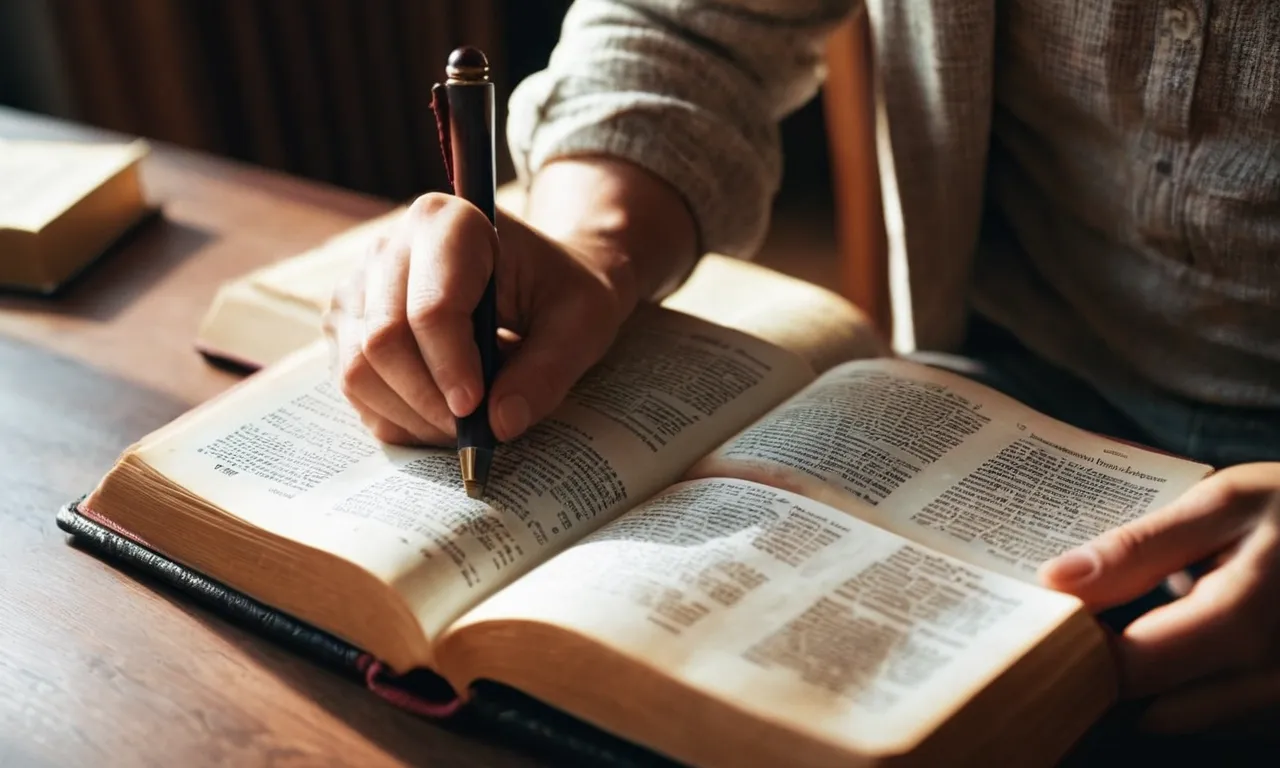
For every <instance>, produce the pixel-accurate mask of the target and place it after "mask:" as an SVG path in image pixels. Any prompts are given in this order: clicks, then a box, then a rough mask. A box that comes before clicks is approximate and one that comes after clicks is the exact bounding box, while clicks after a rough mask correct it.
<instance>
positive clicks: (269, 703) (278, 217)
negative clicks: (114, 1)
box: [0, 109, 536, 766]
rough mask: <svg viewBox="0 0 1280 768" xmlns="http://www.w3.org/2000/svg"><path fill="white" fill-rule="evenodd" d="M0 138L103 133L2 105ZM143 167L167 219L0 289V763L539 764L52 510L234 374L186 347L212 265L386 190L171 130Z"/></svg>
mask: <svg viewBox="0 0 1280 768" xmlns="http://www.w3.org/2000/svg"><path fill="white" fill-rule="evenodd" d="M0 137H5V138H21V137H40V138H67V139H74V140H97V139H102V138H110V137H104V135H103V134H99V133H95V132H90V131H86V130H83V129H80V128H77V127H75V126H68V125H65V124H60V123H53V122H50V121H46V120H42V119H35V118H31V117H28V116H24V115H21V114H18V113H15V112H12V111H5V110H2V109H0ZM144 179H145V183H146V184H147V186H148V191H149V194H150V195H151V197H152V198H153V199H154V200H155V201H156V202H157V203H159V204H160V205H161V206H162V211H161V213H160V215H159V216H158V217H157V218H155V219H153V220H152V221H149V222H148V223H146V224H144V225H143V226H141V227H139V228H138V229H137V230H136V231H134V232H133V233H132V234H131V235H129V236H128V237H127V238H126V239H125V241H124V242H122V243H121V244H120V245H119V247H117V248H115V249H113V251H112V252H111V253H109V254H108V255H107V256H106V258H104V259H103V260H102V261H101V262H100V263H99V264H98V265H97V266H95V267H93V268H92V269H91V270H89V271H88V272H87V273H85V274H84V275H83V276H82V278H81V279H80V280H79V281H77V282H76V283H75V284H74V285H72V286H71V287H70V288H69V289H68V290H67V291H66V292H65V293H64V294H63V295H61V296H59V297H57V298H55V299H45V298H32V297H22V296H12V295H0V766H27V765H34V766H44V765H58V766H62V765H68V766H84V765H92V766H114V765H122V766H149V765H157V766H158V765H183V766H200V765H237V766H239V765H335V766H337V765H343V766H345V765H351V766H379V765H401V764H413V765H428V764H429V765H456V766H472V765H476V766H480V765H483V766H507V765H510V766H516V765H534V764H536V763H535V761H534V760H533V759H532V758H530V757H528V756H525V755H523V754H521V753H518V752H517V751H515V750H513V749H508V748H504V747H500V746H496V745H490V744H488V743H487V742H486V740H485V739H484V738H483V734H474V733H471V734H461V733H456V732H453V731H451V730H449V729H447V728H444V727H442V726H440V725H437V724H434V723H430V722H427V721H424V720H422V719H419V718H417V717H414V716H411V715H409V714H406V713H404V712H401V711H400V710H397V709H395V708H393V707H391V706H390V705H388V704H385V703H383V702H382V701H381V700H379V699H376V698H375V697H373V696H372V695H370V694H368V693H367V692H365V691H364V690H363V689H362V688H360V687H359V686H356V685H354V684H352V683H351V682H349V681H347V680H345V679H342V678H339V677H337V676H336V675H332V674H330V673H327V672H325V671H323V670H320V669H318V668H317V667H315V666H313V665H311V664H309V663H308V662H305V661H302V660H300V659H298V658H295V657H293V656H291V655H290V654H288V653H286V652H284V651H282V650H281V649H279V648H277V647H276V646H274V645H272V644H270V643H267V642H266V641H263V640H261V639H259V638H257V637H254V636H252V635H250V634H248V633H246V632H244V631H242V630H240V629H237V628H235V627H233V626H231V625H229V624H227V623H226V622H224V621H222V620H220V619H218V618H217V617H215V616H213V615H212V614H209V613H208V612H206V611H204V610H202V609H198V608H195V607H193V606H192V605H191V604H189V603H188V602H186V601H184V600H183V599H182V598H181V597H179V596H178V595H177V594H176V593H174V592H172V591H170V590H168V589H167V588H165V587H163V586H161V585H159V584H157V583H155V582H153V581H150V580H149V579H147V578H146V577H144V576H140V575H139V574H137V573H135V572H130V571H124V570H119V569H117V568H114V567H112V566H109V565H107V564H105V563H103V562H101V561H99V560H97V559H95V558H94V557H92V556H91V555H89V554H87V553H85V552H82V551H79V550H77V549H76V548H74V547H71V546H69V545H68V544H67V540H66V537H65V535H64V534H63V533H62V532H61V531H60V530H58V529H57V528H56V526H55V524H54V515H55V513H56V511H57V509H58V507H59V506H60V505H62V504H65V503H66V502H68V501H70V500H73V499H75V498H76V497H78V496H79V495H81V494H83V493H85V492H87V491H88V490H89V489H90V488H92V486H93V485H94V484H95V483H96V482H97V481H98V479H99V478H100V477H101V476H102V475H103V473H105V472H106V471H107V470H108V469H109V468H110V467H111V464H112V463H113V462H114V461H115V459H116V458H117V457H118V456H119V455H120V453H121V451H122V450H124V448H125V447H126V446H128V445H129V444H130V443H131V442H133V441H134V440H136V439H137V438H139V437H141V436H142V435H144V434H145V433H146V432H148V431H150V430H152V429H155V428H156V427H159V426H161V425H162V424H164V423H165V422H167V421H169V420H170V419H172V418H174V417H176V416H177V415H179V414H180V413H182V412H183V411H185V410H186V409H188V408H189V407H191V406H192V405H194V404H196V403H198V402H200V401H202V400H204V399H206V398H208V397H209V396H211V395H213V394H216V393H217V392H219V391H221V390H223V389H225V388H226V387H227V386H229V385H230V384H231V383H233V382H234V381H236V377H235V376H234V375H232V374H229V373H226V372H223V371H219V370H216V369H214V368H212V367H210V366H209V365H208V364H207V363H205V362H204V360H203V359H202V358H200V357H199V355H197V354H196V353H195V351H194V350H193V349H192V348H191V339H192V337H193V335H194V333H195V329H196V326H197V323H198V321H199V318H200V316H201V314H202V313H203V312H204V310H205V308H206V307H207V306H208V301H209V299H210V298H211V297H212V295H213V291H214V290H215V289H216V287H217V285H218V283H219V282H220V281H222V280H224V279H227V278H230V277H232V276H235V275H238V274H240V273H242V272H244V271H246V270H248V269H251V268H253V267H255V266H258V265H260V264H263V263H266V262H267V261H269V260H272V259H275V258H280V257H283V256H287V255H290V254H291V253H294V252H297V251H298V250H301V249H302V248H305V247H307V246H310V245H312V244H314V243H316V242H319V241H320V240H321V239H323V238H324V237H326V236H328V235H330V234H333V233H335V232H337V231H339V230H341V229H343V228H344V227H346V226H349V225H350V224H351V223H353V222H355V221H357V220H359V219H362V218H365V217H368V216H372V215H375V214H377V213H380V212H382V211H384V210H386V209H387V208H388V207H389V205H390V204H389V203H387V202H385V201H379V200H372V199H368V198H363V197H360V196H357V195H352V194H349V193H345V192H341V191H339V190H336V189H332V188H326V187H323V186H319V185H314V184H309V183H305V182H301V181H297V180H293V179H289V178H286V177H283V176H278V175H274V174H270V173H266V172H262V171H257V170H254V169H251V168H245V167H241V166H236V165H233V164H229V163H224V162H219V161H216V160H211V159H206V158H202V157H198V156H195V155H191V154H187V153H183V152H178V151H172V150H169V149H166V148H163V147H158V148H156V151H155V154H154V155H153V156H152V157H151V158H150V159H149V160H148V161H147V163H146V166H145V170H144Z"/></svg>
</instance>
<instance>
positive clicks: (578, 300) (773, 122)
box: [326, 0, 1280, 732]
mask: <svg viewBox="0 0 1280 768" xmlns="http://www.w3.org/2000/svg"><path fill="white" fill-rule="evenodd" d="M868 5H869V12H870V13H871V23H872V28H873V34H874V45H875V50H876V51H877V61H876V66H877V71H878V72H879V74H880V77H881V82H882V91H883V94H882V95H883V108H884V114H885V117H886V123H887V126H888V127H887V134H886V136H887V139H888V141H887V142H886V144H887V147H888V149H885V150H882V153H881V157H880V161H881V164H882V169H883V171H884V172H885V173H886V176H887V177H888V178H889V179H890V180H891V182H892V183H893V185H894V186H895V187H896V195H891V196H889V197H888V198H887V199H886V202H887V204H888V211H889V215H891V216H895V217H898V218H899V219H900V223H901V225H902V226H901V230H902V236H901V239H900V240H899V241H898V242H897V243H896V245H895V247H896V248H898V249H899V250H900V251H901V252H902V253H903V254H905V257H906V259H907V265H908V273H909V278H908V288H907V290H906V291H905V292H904V294H905V295H904V296H903V297H902V300H901V301H897V302H896V303H897V305H898V306H899V307H900V306H901V305H902V304H904V303H906V304H907V305H908V306H907V309H906V310H905V311H904V312H900V313H899V317H898V319H897V324H898V326H899V327H905V328H907V329H909V331H910V335H911V337H912V338H911V339H909V340H908V341H907V342H905V343H903V342H900V343H899V347H900V348H902V349H906V350H911V349H914V350H916V353H915V354H916V355H917V356H918V357H920V359H923V360H927V361H928V362H930V363H932V364H936V365H942V366H947V367H951V368H953V369H956V370H960V371H962V372H965V373H967V374H968V375H971V376H973V377H975V378H977V379H979V380H983V381H985V382H987V383H990V384H992V385H993V386H997V387H999V388H1001V389H1003V390H1004V391H1006V392H1008V393H1010V394H1012V395H1014V396H1015V397H1018V398H1020V399H1022V400H1024V401H1025V402H1027V403H1028V404H1030V405H1031V406H1033V407H1036V408H1038V409H1040V410H1042V411H1045V412H1046V413H1049V414H1050V415H1053V416H1056V417H1058V418H1062V419H1065V420H1067V421H1071V422H1073V423H1075V424H1077V425H1079V426H1081V427H1083V428H1086V429H1092V430H1096V431H1100V432H1105V433H1108V434H1112V435H1115V436H1117V437H1122V438H1128V439H1133V440H1137V441H1140V442H1143V443H1146V444H1149V445H1153V446H1155V447H1158V448H1162V449H1166V450H1169V451H1171V452H1175V453H1179V454H1183V455H1187V456H1191V457H1195V458H1198V459H1201V460H1204V461H1206V462H1208V463H1210V464H1213V465H1214V466H1215V467H1217V468H1219V470H1220V471H1218V472H1216V473H1214V474H1213V475H1212V476H1210V477H1209V478H1208V479H1206V480H1205V481H1203V482H1202V483H1201V484H1199V485H1198V486H1196V487H1195V488H1193V489H1192V490H1191V491H1190V492H1189V493H1187V494H1186V495H1185V496H1184V497H1182V498H1181V499H1180V500H1178V501H1177V502H1175V503H1174V504H1172V505H1170V506H1169V507H1167V508H1165V509H1160V510H1156V511H1153V512H1152V513H1150V514H1148V515H1146V516H1144V517H1142V518H1139V519H1138V520H1136V521H1134V522H1132V523H1130V524H1128V525H1125V526H1123V527H1121V528H1119V529H1116V530H1113V531H1110V532H1108V533H1105V534H1103V535H1101V536H1100V537H1099V538H1098V539H1096V540H1095V541H1093V542H1090V543H1089V544H1086V545H1085V546H1083V547H1081V548H1080V549H1077V550H1075V551H1072V552H1069V553H1065V554H1063V555H1061V556H1060V557H1058V558H1057V559H1055V560H1053V561H1051V562H1049V563H1048V564H1046V565H1045V566H1044V567H1043V569H1042V572H1041V578H1042V579H1043V581H1044V582H1045V583H1046V584H1047V585H1049V586H1051V587H1054V588H1058V589H1062V590H1064V591H1069V592H1072V593H1075V594H1077V595H1079V596H1080V597H1081V598H1083V599H1084V600H1085V601H1086V602H1087V603H1088V604H1089V605H1090V606H1093V607H1095V608H1097V609H1098V610H1103V609H1106V608H1109V607H1112V606H1117V605H1123V604H1131V601H1133V600H1135V599H1136V598H1139V597H1140V596H1142V595H1145V594H1149V593H1150V591H1151V590H1152V589H1153V588H1155V587H1157V585H1159V584H1161V583H1162V582H1164V581H1166V577H1168V576H1170V575H1171V574H1178V573H1185V572H1186V569H1187V568H1188V566H1191V565H1193V564H1200V565H1201V566H1204V568H1206V569H1207V571H1206V570H1204V569H1202V571H1201V574H1202V575H1200V577H1199V578H1198V580H1195V581H1194V584H1193V585H1192V586H1191V587H1190V589H1189V591H1186V590H1183V592H1182V593H1180V594H1178V595H1174V596H1172V597H1171V599H1170V600H1168V601H1165V602H1163V603H1162V604H1159V605H1157V606H1155V607H1152V608H1150V609H1149V610H1146V609H1144V610H1145V612H1142V613H1140V615H1138V616H1137V618H1135V619H1134V620H1132V621H1131V622H1129V623H1128V624H1127V625H1125V626H1123V627H1122V630H1121V631H1120V632H1119V634H1118V636H1117V638H1116V649H1117V655H1118V659H1119V661H1120V668H1121V670H1122V677H1123V682H1122V689H1123V692H1124V694H1125V696H1127V697H1130V698H1134V699H1138V698H1141V699H1142V700H1144V701H1147V702H1149V706H1147V707H1146V708H1145V709H1144V715H1143V723H1144V724H1145V726H1146V727H1147V728H1149V729H1151V730H1154V731H1161V732H1203V731H1213V730H1222V729H1231V728H1238V727H1241V726H1243V725H1248V724H1257V723H1263V724H1265V723H1267V722H1270V723H1272V724H1274V723H1277V722H1280V719H1278V715H1280V610H1278V609H1277V608H1276V605H1277V600H1278V599H1280V42H1277V41H1280V4H1276V3H1217V2H1209V0H1161V2H1148V1H1147V0H1119V2H1117V1H1116V0H1019V2H1005V3H996V2H994V0H920V1H919V2H910V3H908V2H890V1H888V0H879V1H878V2H877V1H875V0H872V1H871V2H869V3H868ZM854 11H855V3H853V2H851V0H845V1H843V2H841V1H839V0H715V2H711V1H708V2H696V1H695V0H686V1H685V2H679V3H676V2H662V1H660V0H612V1H611V0H578V2H576V3H574V4H573V5H572V6H571V7H570V9H569V10H568V12H567V14H566V17H565V20H564V24H563V27H562V34H561V39H560V41H559V42H558V45H557V46H556V48H555V50H554V52H553V54H552V56H551V58H550V62H549V64H548V65H547V67H546V68H545V69H544V70H542V71H540V72H538V73H537V74H535V75H533V76H531V77H530V78H528V79H526V80H524V81H523V82H521V83H520V84H519V86H518V87H517V88H516V90H515V91H514V92H513V94H512V96H511V101H510V109H509V114H510V116H509V122H508V126H507V133H508V136H507V138H508V142H509V146H510V150H511V153H512V156H513V158H514V159H515V161H516V166H517V170H518V172H519V176H520V180H521V182H522V183H523V184H524V185H525V186H526V187H527V189H528V202H527V208H526V210H524V211H523V212H522V214H521V216H519V217H516V216H511V215H506V214H505V213H504V214H502V215H501V217H500V220H499V222H498V225H497V230H498V235H497V240H495V237H494V234H493V232H492V229H491V228H490V227H488V226H487V223H486V220H485V219H484V218H483V216H482V215H481V214H480V213H479V212H478V211H477V210H475V209H474V208H472V207H470V206H469V205H468V204H466V203H464V202H461V201H459V200H456V199H454V198H452V197H449V196H444V195H437V194H430V195H425V196H423V197H422V198H420V199H419V200H417V201H416V202H415V203H414V204H413V205H412V206H411V207H410V208H409V209H408V211H407V212H406V213H405V214H404V216H403V217H402V218H401V219H400V220H399V222H398V223H397V224H396V226H395V227H393V228H392V230H390V231H389V232H388V234H387V236H386V237H385V238H383V239H381V240H380V241H379V242H378V244H377V246H376V247H375V248H374V249H373V251H372V252H371V253H370V255H369V258H368V259H367V260H366V262H365V263H364V264H363V266H362V267H361V269H360V270H359V271H358V273H357V274H355V275H353V276H352V277H351V279H350V281H348V282H347V283H345V284H344V285H343V286H342V287H341V288H339V289H338V290H337V291H336V292H335V295H334V300H333V306H332V308H331V310H330V312H329V314H328V316H327V321H326V328H327V333H328V336H329V338H330V340H331V344H332V350H333V353H334V357H335V361H336V366H335V370H336V374H337V375H338V376H339V377H340V379H341V383H342V387H343V391H344V392H345V393H346V394H347V396H348V397H349V399H350V400H351V402H352V404H353V406H354V407H355V408H356V409H357V410H358V411H359V412H360V414H361V417H362V419H363V420H364V423H365V424H366V425H367V426H368V427H369V429H370V430H371V431H372V432H373V434H375V435H376V436H377V437H378V438H380V439H382V440H386V441H389V442H396V443H441V444H447V443H448V442H449V441H450V440H451V439H452V429H453V420H454V417H455V416H457V415H461V414H465V413H468V412H470V410H471V409H472V408H474V407H475V405H476V403H477V402H478V401H479V398H480V379H479V367H478V357H477V351H476V349H475V346H474V343H473V341H472V339H471V329H470V325H469V315H470V311H471V309H472V308H473V307H474V305H475V303H476V301H477V299H478V298H479V296H480V291H481V290H482V288H483V285H484V281H485V279H486V278H487V274H488V273H487V270H489V269H491V268H493V269H496V270H497V277H498V286H499V292H500V295H499V305H500V322H501V323H502V325H503V326H504V327H505V328H508V329H510V330H511V331H512V332H514V333H515V334H516V335H518V336H519V337H520V344H519V346H518V348H517V349H516V351H515V352H514V354H513V355H512V356H511V357H510V359H509V360H508V361H507V362H506V363H505V367H504V369H503V370H502V373H501V375H500V376H499V377H498V379H497V381H496V382H495V384H494V386H493V390H492V393H491V406H490V417H491V423H492V425H493V428H494V432H495V435H496V437H497V438H498V439H500V440H510V439H512V438H515V437H517V436H518V435H520V434H521V433H523V432H524V431H525V430H527V429H528V428H529V427H530V426H531V425H533V424H535V423H537V422H538V420H539V419H541V418H542V417H544V416H546V415H547V414H548V413H549V412H550V411H551V410H552V409H553V408H554V407H555V406H556V405H557V404H558V403H559V402H560V401H561V399H562V398H563V397H564V396H565V394H566V391H567V390H568V389H569V387H570V386H572V384H573V383H574V382H575V381H576V380H577V379H578V378H579V377H580V376H581V375H582V374H583V373H584V372H585V371H586V370H587V369H588V368H589V367H590V366H591V365H592V364H593V363H594V362H596V361H597V360H598V359H599V358H600V356H601V355H602V354H603V353H604V352H605V351H606V350H607V349H608V348H609V346H610V344H611V342H612V341H613V339H614V337H615V335H616V333H617V331H618V329H619V325H620V324H621V323H622V322H623V320H624V319H625V318H626V317H627V316H628V315H629V313H630V312H631V311H632V310H633V308H635V307H636V305H637V303H638V302H641V301H647V300H655V299H658V298H660V297H662V296H664V295H665V294H666V293H667V292H669V291H671V290H672V289H673V288H675V287H676V286H678V285H679V284H680V283H681V281H682V279H683V278H684V277H685V276H686V275H687V274H688V273H689V271H690V269H691V267H692V266H693V265H694V264H695V262H696V261H697V258H698V256H699V254H702V253H705V252H711V251H715V252H719V253H723V254H730V255H735V256H740V257H743V258H749V257H750V256H751V255H752V254H753V252H754V250H755V249H756V248H757V247H758V246H759V244H760V242H761V240H762V237H763V236H764V234H765V232H766V230H767V226H768V220H769V211H770V206H771V204H772V202H773V197H774V195H775V193H776V191H777V188H778V184H779V180H780V176H781V167H782V158H781V150H780V141H779V129H778V124H779V121H780V120H782V119H783V118H784V117H785V116H786V115H788V114H790V113H791V112H793V111H794V110H796V109H797V108H799V107H800V106H801V105H803V104H804V103H805V102H806V101H808V100H809V99H811V98H812V97H813V96H814V95H815V93H816V91H817V88H818V87H819V85H820V83H821V80H822V76H823V55H822V54H823V47H824V43H825V40H826V38H827V36H828V35H829V34H830V33H831V32H832V30H834V29H835V28H836V27H837V26H838V25H839V24H840V23H842V22H843V21H844V20H846V19H847V18H848V16H849V14H850V13H852V12H854ZM498 240H500V242H501V258H498V256H497V254H498ZM1206 564H1207V565H1206Z"/></svg>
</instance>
